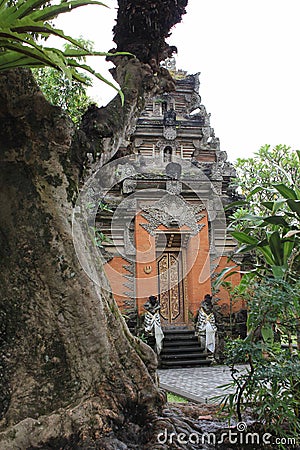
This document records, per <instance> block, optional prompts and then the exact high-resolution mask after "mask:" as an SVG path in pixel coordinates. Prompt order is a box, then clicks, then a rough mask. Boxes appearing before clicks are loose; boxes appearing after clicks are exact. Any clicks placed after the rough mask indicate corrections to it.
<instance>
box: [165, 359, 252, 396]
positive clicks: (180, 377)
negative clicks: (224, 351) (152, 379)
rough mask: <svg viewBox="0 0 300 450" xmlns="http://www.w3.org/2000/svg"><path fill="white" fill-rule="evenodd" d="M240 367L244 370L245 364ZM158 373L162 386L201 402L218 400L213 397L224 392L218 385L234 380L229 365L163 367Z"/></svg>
mask: <svg viewBox="0 0 300 450" xmlns="http://www.w3.org/2000/svg"><path fill="white" fill-rule="evenodd" d="M239 367H240V370H243V368H244V367H245V366H242V365H241V366H239ZM158 375H159V380H160V387H162V388H163V389H165V390H166V391H169V392H173V393H174V394H177V395H181V396H182V397H186V398H187V399H189V400H191V401H196V402H199V403H213V402H217V401H218V400H216V399H213V397H215V396H218V395H222V394H224V391H223V389H220V388H218V386H221V385H223V384H227V383H230V382H231V381H232V379H231V376H230V369H229V367H227V366H212V367H193V368H184V369H161V370H159V371H158ZM226 392H229V391H226Z"/></svg>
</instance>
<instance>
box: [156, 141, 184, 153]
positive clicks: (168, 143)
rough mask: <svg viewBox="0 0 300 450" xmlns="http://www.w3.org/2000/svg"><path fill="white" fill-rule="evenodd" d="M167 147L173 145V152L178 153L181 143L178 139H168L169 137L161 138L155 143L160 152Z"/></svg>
mask: <svg viewBox="0 0 300 450" xmlns="http://www.w3.org/2000/svg"><path fill="white" fill-rule="evenodd" d="M165 147H171V149H172V153H173V154H174V155H175V154H176V151H177V150H178V149H179V148H180V146H179V143H178V142H177V141H176V140H175V141H168V140H167V139H160V140H159V141H158V142H157V143H156V145H155V149H156V151H158V152H159V153H161V152H162V151H163V150H164V148H165Z"/></svg>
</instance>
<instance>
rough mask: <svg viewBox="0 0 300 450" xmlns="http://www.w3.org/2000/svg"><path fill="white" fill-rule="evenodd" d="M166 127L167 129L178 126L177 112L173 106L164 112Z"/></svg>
mask: <svg viewBox="0 0 300 450" xmlns="http://www.w3.org/2000/svg"><path fill="white" fill-rule="evenodd" d="M163 123H164V126H165V127H175V126H176V112H175V110H174V109H173V106H171V108H170V109H169V110H167V111H165V112H164V122H163Z"/></svg>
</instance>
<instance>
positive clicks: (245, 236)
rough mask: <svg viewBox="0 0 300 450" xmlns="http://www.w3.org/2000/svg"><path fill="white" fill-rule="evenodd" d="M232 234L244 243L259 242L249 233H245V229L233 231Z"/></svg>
mask: <svg viewBox="0 0 300 450" xmlns="http://www.w3.org/2000/svg"><path fill="white" fill-rule="evenodd" d="M230 234H231V236H232V237H234V238H235V239H236V240H237V241H239V242H241V243H243V244H253V245H254V244H257V243H258V240H257V239H256V238H254V237H252V236H249V235H248V234H246V233H244V232H243V231H232V232H231V233H230Z"/></svg>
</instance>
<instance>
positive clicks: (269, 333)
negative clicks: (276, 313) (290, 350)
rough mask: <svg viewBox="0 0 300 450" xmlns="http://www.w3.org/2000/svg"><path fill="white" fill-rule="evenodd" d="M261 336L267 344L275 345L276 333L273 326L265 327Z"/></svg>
mask: <svg viewBox="0 0 300 450" xmlns="http://www.w3.org/2000/svg"><path fill="white" fill-rule="evenodd" d="M261 334H262V337H263V340H264V341H265V343H266V344H273V342H274V333H273V329H272V327H271V325H264V326H263V327H262V328H261Z"/></svg>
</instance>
